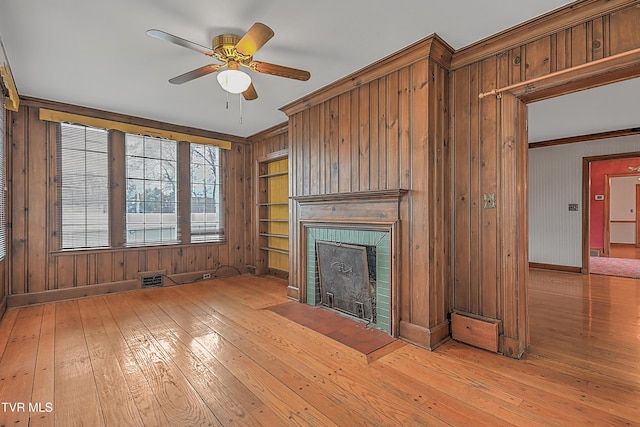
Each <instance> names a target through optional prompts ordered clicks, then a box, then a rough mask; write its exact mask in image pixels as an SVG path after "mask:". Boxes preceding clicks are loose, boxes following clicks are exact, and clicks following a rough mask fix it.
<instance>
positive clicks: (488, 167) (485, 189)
mask: <svg viewBox="0 0 640 427" xmlns="http://www.w3.org/2000/svg"><path fill="white" fill-rule="evenodd" d="M481 69H482V82H481V87H482V90H483V91H486V90H491V89H493V88H495V87H496V84H497V81H496V80H497V69H496V59H495V58H490V59H487V60H485V61H483V62H482V64H481ZM497 109H498V100H497V99H496V97H489V99H484V100H483V102H481V103H480V116H481V117H482V119H481V121H480V135H481V144H480V183H481V187H480V196H482V195H484V194H495V195H496V197H497V195H498V187H497V182H496V178H497V177H496V171H498V170H499V169H498V161H499V157H498V150H499V148H498V140H497V139H498V136H497V129H496V126H497V123H498V111H497ZM477 206H478V209H480V218H481V225H480V253H481V254H482V256H481V258H480V271H481V274H480V277H481V280H480V283H479V284H478V285H479V286H478V289H477V292H478V293H477V298H478V300H477V301H475V304H472V309H473V310H479V311H480V313H481V314H482V315H483V316H486V317H492V316H495V312H496V286H497V283H495V278H496V277H497V274H498V272H497V262H498V260H497V259H496V257H495V253H496V249H497V248H498V242H497V222H498V221H497V210H496V209H495V208H491V209H486V208H484V206H483V200H482V199H480V200H478V204H477ZM492 282H493V283H494V286H490V285H485V284H489V283H492Z"/></svg>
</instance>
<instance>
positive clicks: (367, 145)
mask: <svg viewBox="0 0 640 427" xmlns="http://www.w3.org/2000/svg"><path fill="white" fill-rule="evenodd" d="M358 104H359V111H358V124H359V125H360V126H359V128H360V132H359V137H360V138H359V141H358V143H359V147H360V148H359V150H358V151H359V155H360V158H359V160H358V164H359V171H360V177H359V178H360V179H359V180H358V182H359V186H358V189H359V190H360V191H366V190H369V188H370V187H369V183H370V181H371V175H370V173H371V170H370V168H369V162H370V158H371V156H370V152H371V140H370V129H371V126H370V125H369V110H370V109H369V85H363V86H361V87H360V89H359V98H358Z"/></svg>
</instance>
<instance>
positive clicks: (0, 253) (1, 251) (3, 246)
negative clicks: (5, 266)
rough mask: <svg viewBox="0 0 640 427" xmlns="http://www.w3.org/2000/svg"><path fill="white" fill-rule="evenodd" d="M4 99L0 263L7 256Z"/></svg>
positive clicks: (0, 103) (0, 112) (0, 104)
mask: <svg viewBox="0 0 640 427" xmlns="http://www.w3.org/2000/svg"><path fill="white" fill-rule="evenodd" d="M4 120H5V110H4V98H3V97H2V95H0V261H1V260H3V259H4V257H5V256H6V255H7V191H6V182H5V170H6V162H7V158H6V155H5V148H4Z"/></svg>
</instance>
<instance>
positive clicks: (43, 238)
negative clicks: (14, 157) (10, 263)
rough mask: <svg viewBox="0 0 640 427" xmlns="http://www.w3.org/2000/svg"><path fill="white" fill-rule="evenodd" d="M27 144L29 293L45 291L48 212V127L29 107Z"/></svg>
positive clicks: (27, 284)
mask: <svg viewBox="0 0 640 427" xmlns="http://www.w3.org/2000/svg"><path fill="white" fill-rule="evenodd" d="M28 114H29V118H28V120H29V124H30V126H29V142H28V144H27V181H28V191H27V195H26V198H27V206H28V208H27V209H28V229H27V235H26V238H27V242H28V244H27V265H28V266H29V269H28V270H27V283H26V288H27V289H28V291H29V292H41V291H44V290H46V267H47V242H48V239H47V233H46V228H47V210H46V209H43V202H44V203H46V200H47V193H48V185H47V184H48V180H47V176H48V175H47V173H46V171H47V159H48V157H49V156H48V146H47V141H48V140H49V139H48V137H47V127H46V125H45V123H43V122H41V121H40V120H39V119H38V114H39V113H38V109H36V108H29V109H28Z"/></svg>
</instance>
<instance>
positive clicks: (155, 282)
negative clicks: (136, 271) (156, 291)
mask: <svg viewBox="0 0 640 427" xmlns="http://www.w3.org/2000/svg"><path fill="white" fill-rule="evenodd" d="M140 280H142V287H143V288H149V287H152V286H162V274H154V275H151V276H141V278H140Z"/></svg>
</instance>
